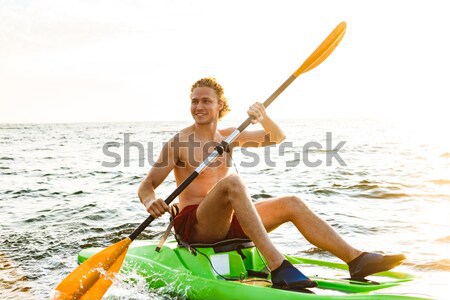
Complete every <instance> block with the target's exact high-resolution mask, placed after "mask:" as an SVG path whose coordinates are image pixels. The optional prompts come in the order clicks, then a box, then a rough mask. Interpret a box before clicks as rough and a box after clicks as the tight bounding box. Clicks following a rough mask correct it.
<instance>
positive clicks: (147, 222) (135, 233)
mask: <svg viewBox="0 0 450 300" xmlns="http://www.w3.org/2000/svg"><path fill="white" fill-rule="evenodd" d="M295 78H297V77H295V76H294V75H291V76H290V77H289V78H288V79H287V80H286V81H285V82H284V83H283V84H282V85H281V86H280V87H279V88H278V89H277V90H276V91H275V92H274V93H273V94H272V95H271V96H270V97H269V98H267V100H266V101H264V103H263V105H264V107H268V106H269V105H270V104H271V103H272V102H273V101H274V100H275V99H276V98H277V97H278V96H279V95H280V94H281V93H282V92H283V91H284V90H285V89H286V88H287V87H288V86H289V85H290V84H291V83H292V81H294V80H295ZM251 122H252V117H248V118H247V119H246V120H245V121H244V122H243V123H242V124H241V125H240V126H239V127H238V128H237V131H238V132H237V133H236V134H234V135H233V134H232V137H231V136H230V137H231V138H230V137H228V138H227V139H226V140H225V142H226V143H228V144H230V143H231V142H233V141H234V139H236V137H237V136H238V135H239V133H241V132H242V131H244V130H245V128H247V126H248V125H250V123H251ZM229 138H230V140H229ZM218 147H223V143H222V144H221V145H219V146H218ZM222 153H223V148H222V151H217V150H215V151H214V152H213V153H211V154H210V155H209V156H208V158H207V159H206V160H205V161H204V162H203V163H202V164H201V165H200V166H199V168H200V169H199V168H197V169H195V171H194V172H193V173H192V174H191V175H189V177H188V178H186V179H185V180H184V181H183V182H182V183H181V184H180V185H179V186H178V187H177V188H176V189H175V190H174V191H173V192H172V194H170V195H169V197H167V198H166V200H164V202H165V203H166V204H167V205H169V204H170V203H171V202H172V201H173V200H175V198H176V197H178V195H180V194H181V192H183V191H184V189H185V188H186V187H187V186H188V185H189V184H191V182H192V181H194V179H195V178H197V176H198V175H199V174H200V173H201V171H203V170H204V169H205V168H206V167H207V166H208V165H209V164H210V163H212V162H213V161H214V159H215V158H216V157H217V156H219V155H220V154H222ZM154 219H155V218H154V217H153V216H149V217H148V218H147V219H145V221H144V222H142V224H141V225H139V227H138V228H136V229H135V230H134V231H133V232H132V233H131V234H130V236H129V238H130V239H131V240H132V241H133V240H134V239H135V238H136V237H137V236H138V235H139V234H141V232H142V231H144V229H145V228H147V226H148V225H150V223H151V222H153V220H154Z"/></svg>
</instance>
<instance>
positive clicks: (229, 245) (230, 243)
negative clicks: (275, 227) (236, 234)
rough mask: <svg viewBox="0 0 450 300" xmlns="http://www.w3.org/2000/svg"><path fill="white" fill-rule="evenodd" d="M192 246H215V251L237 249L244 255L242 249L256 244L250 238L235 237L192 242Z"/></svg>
mask: <svg viewBox="0 0 450 300" xmlns="http://www.w3.org/2000/svg"><path fill="white" fill-rule="evenodd" d="M180 246H184V245H180ZM190 246H191V247H193V248H213V249H214V252H215V253H223V252H230V251H237V252H238V253H239V254H240V255H241V256H242V255H243V253H242V251H241V250H242V249H247V248H252V247H255V244H253V242H252V241H251V240H250V239H242V238H235V239H229V240H223V241H220V242H217V243H212V244H203V243H195V244H190ZM243 259H245V257H243Z"/></svg>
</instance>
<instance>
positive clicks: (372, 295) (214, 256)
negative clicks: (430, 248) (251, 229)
mask: <svg viewBox="0 0 450 300" xmlns="http://www.w3.org/2000/svg"><path fill="white" fill-rule="evenodd" d="M100 250H102V249H101V248H89V249H85V250H83V251H81V252H80V254H79V255H78V261H79V262H80V263H82V262H84V261H85V260H87V259H88V258H89V257H91V256H92V255H94V254H96V253H97V252H99V251H100ZM286 258H287V259H288V260H289V261H290V262H291V263H293V264H294V265H297V266H299V268H300V269H301V271H302V272H303V273H305V274H306V275H307V276H309V277H310V278H311V279H312V280H315V281H317V283H318V287H317V288H312V289H309V291H310V292H311V293H305V292H300V291H286V290H280V289H275V288H272V287H271V284H270V277H267V275H268V272H267V266H266V263H265V261H264V260H263V258H262V256H261V254H260V253H259V251H258V250H257V249H256V248H255V247H254V246H253V245H252V244H251V242H250V243H249V241H245V240H234V241H233V242H231V243H230V242H227V243H218V244H215V245H209V246H207V247H205V246H204V245H203V246H201V247H198V246H195V247H194V245H192V248H190V249H187V248H185V247H180V246H178V244H177V243H176V242H175V241H169V242H167V243H165V245H164V246H162V247H161V248H160V249H159V251H157V244H156V243H155V242H152V241H139V240H137V241H134V242H133V243H132V244H131V246H130V248H129V250H128V253H127V255H126V257H125V261H124V264H123V267H122V270H121V272H125V273H126V272H129V271H131V270H133V271H135V272H136V273H138V274H139V275H141V276H143V277H144V278H145V279H146V281H147V282H148V284H149V287H150V288H160V287H164V286H167V285H170V286H171V287H173V289H174V291H173V292H175V293H177V294H179V295H182V296H187V297H188V298H189V299H214V300H221V299H223V300H226V299H246V300H251V299H255V300H261V299H285V300H290V299H424V298H418V297H414V296H406V295H395V294H389V293H388V291H385V289H388V288H391V287H394V286H398V285H401V284H403V283H405V282H408V281H411V280H413V276H412V275H409V274H406V273H400V272H393V271H388V272H382V273H378V274H376V275H373V276H370V277H368V279H369V280H368V281H366V282H361V281H352V280H349V279H345V278H346V277H348V271H347V265H346V264H343V263H334V262H326V261H321V260H312V259H306V258H300V257H293V256H286Z"/></svg>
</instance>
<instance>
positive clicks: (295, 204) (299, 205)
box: [286, 195, 308, 210]
mask: <svg viewBox="0 0 450 300" xmlns="http://www.w3.org/2000/svg"><path fill="white" fill-rule="evenodd" d="M286 201H287V204H288V207H289V208H291V209H300V210H306V209H308V206H307V205H306V203H305V202H304V201H303V200H302V199H301V198H300V197H298V196H295V195H290V196H287V197H286Z"/></svg>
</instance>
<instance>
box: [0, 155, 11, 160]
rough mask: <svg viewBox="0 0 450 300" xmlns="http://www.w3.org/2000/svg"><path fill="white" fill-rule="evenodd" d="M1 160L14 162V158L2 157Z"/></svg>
mask: <svg viewBox="0 0 450 300" xmlns="http://www.w3.org/2000/svg"><path fill="white" fill-rule="evenodd" d="M0 160H14V158H12V157H7V156H2V157H0Z"/></svg>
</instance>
